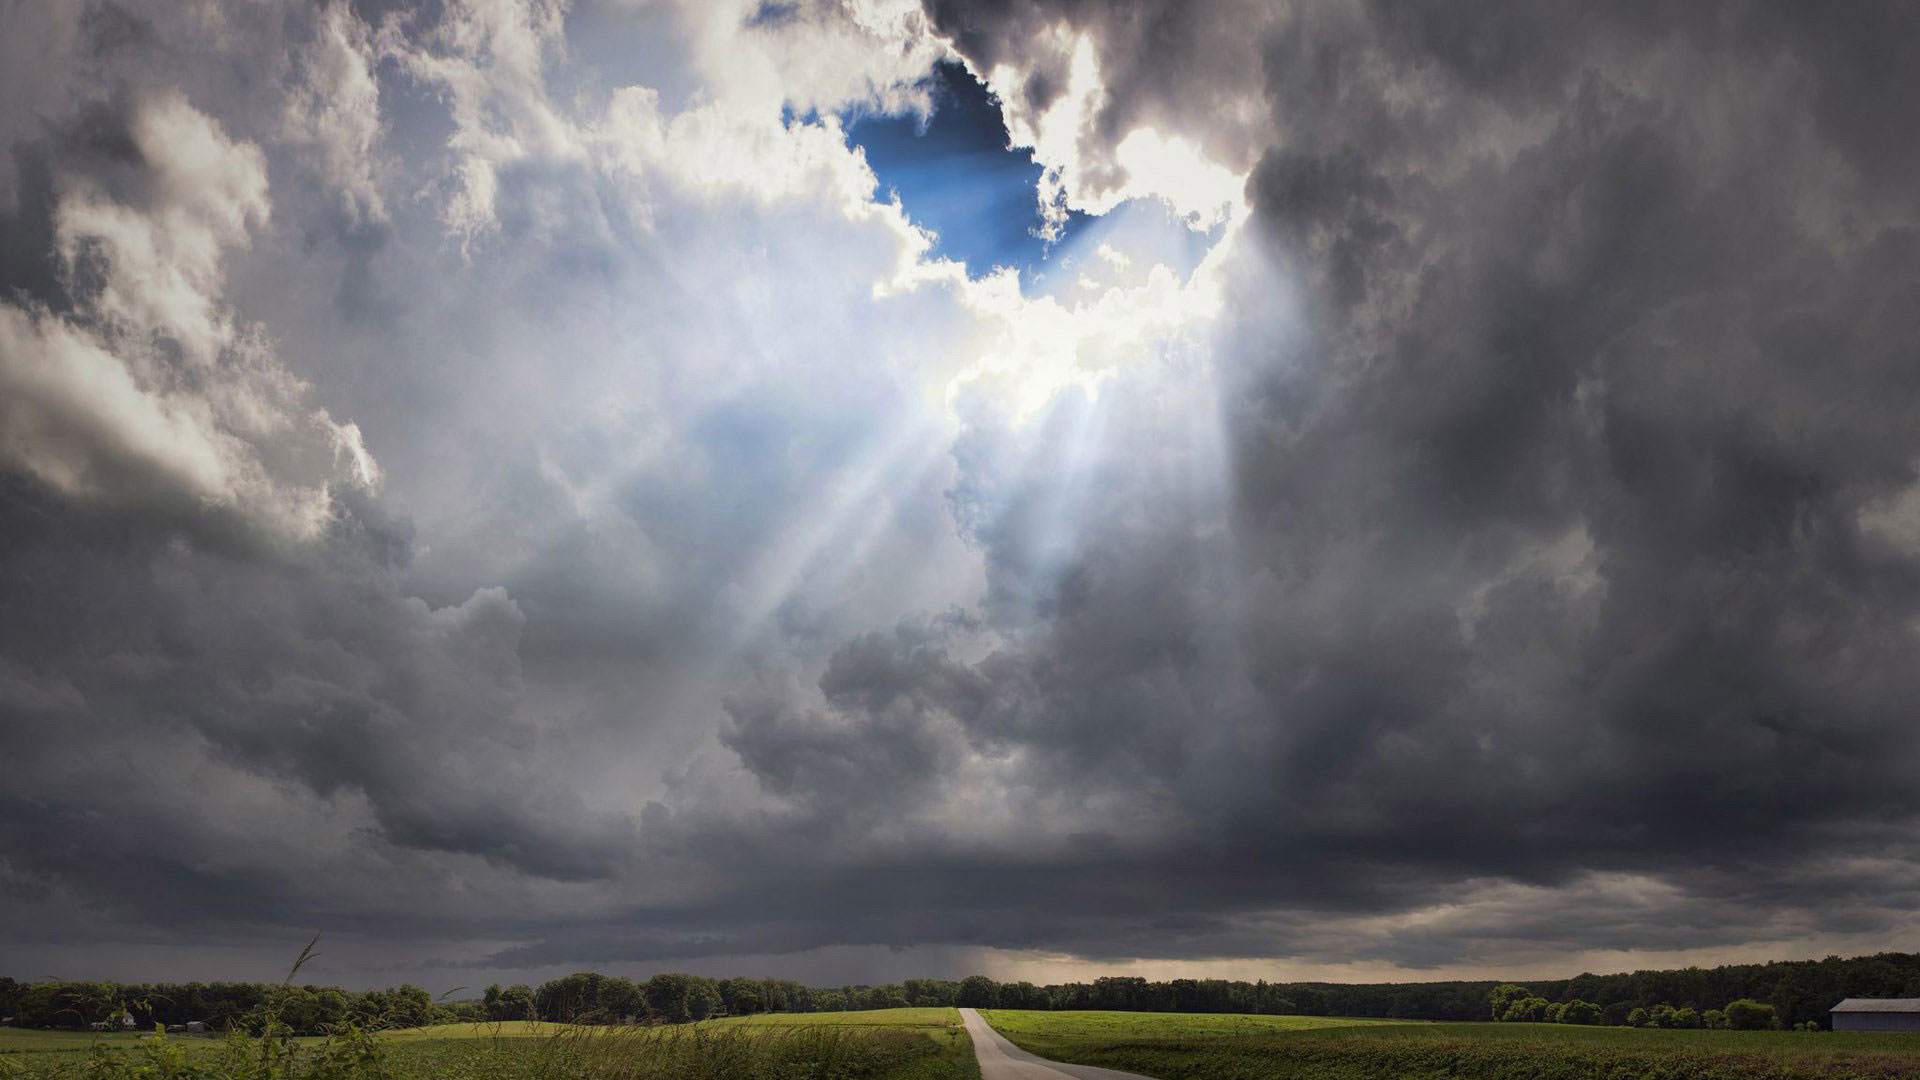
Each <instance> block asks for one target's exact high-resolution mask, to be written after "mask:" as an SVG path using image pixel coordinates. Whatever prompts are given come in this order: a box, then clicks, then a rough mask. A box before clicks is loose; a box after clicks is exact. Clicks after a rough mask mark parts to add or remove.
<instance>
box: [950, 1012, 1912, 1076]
mask: <svg viewBox="0 0 1920 1080" xmlns="http://www.w3.org/2000/svg"><path fill="white" fill-rule="evenodd" d="M982 1015H983V1016H984V1017H986V1019H987V1020H988V1022H989V1023H991V1024H992V1025H993V1026H994V1027H995V1028H996V1029H997V1030H999V1031H1000V1032H1001V1033H1002V1034H1004V1035H1006V1036H1007V1038H1008V1039H1010V1040H1012V1041H1013V1042H1014V1043H1015V1044H1017V1045H1019V1046H1021V1047H1023V1048H1025V1049H1027V1050H1030V1051H1032V1052H1034V1053H1036V1054H1040V1055H1043V1056H1045V1057H1050V1058H1054V1059H1057V1060H1060V1061H1070V1062H1077V1063H1080V1064H1085V1065H1099V1066H1104V1067H1106V1068H1110V1069H1122V1070H1125V1071H1128V1072H1137V1073H1142V1074H1145V1075H1148V1076H1155V1077H1161V1078H1164V1080H1201V1078H1207V1080H1389V1078H1392V1080H1429V1078H1431V1080H1443V1078H1447V1080H1458V1078H1473V1080H1536V1078H1544V1080H1642V1078H1645V1080H1735V1078H1750V1077H1751V1078H1764V1080H1813V1078H1815V1077H1820V1078H1838V1080H1854V1078H1859V1080H1868V1078H1873V1080H1884V1078H1887V1077H1893V1076H1911V1075H1915V1074H1916V1073H1920V1034H1915V1035H1866V1034H1857V1035H1856V1034H1832V1033H1822V1034H1817V1035H1816V1034H1809V1033H1806V1032H1786V1031H1710V1030H1705V1029H1693V1030H1681V1029H1674V1030H1661V1029H1633V1028H1607V1027H1588V1026H1578V1025H1547V1024H1514V1023H1491V1022H1489V1023H1445V1024H1437V1023H1412V1024H1406V1023H1390V1022H1388V1023H1382V1022H1378V1021H1374V1022H1366V1021H1328V1020H1321V1019H1308V1018H1296V1017H1244V1016H1200V1015H1196V1016H1168V1015H1165V1014H1132V1015H1128V1014H1117V1013H1056V1012H1016V1011H1007V1010H994V1011H991V1012H983V1013H982Z"/></svg>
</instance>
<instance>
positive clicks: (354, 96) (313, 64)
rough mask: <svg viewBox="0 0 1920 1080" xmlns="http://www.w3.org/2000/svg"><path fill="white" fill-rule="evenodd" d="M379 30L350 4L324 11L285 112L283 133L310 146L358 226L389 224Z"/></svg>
mask: <svg viewBox="0 0 1920 1080" xmlns="http://www.w3.org/2000/svg"><path fill="white" fill-rule="evenodd" d="M376 59H377V58H376V56H375V53H374V46H373V33H372V31H371V30H370V29H369V28H368V26H367V25H366V24H365V23H363V22H361V21H360V19H359V18H357V17H356V16H355V15H354V14H353V10H352V8H351V7H350V6H349V5H348V4H347V3H346V0H332V2H330V3H328V4H327V5H326V6H325V7H324V8H323V9H322V12H321V15H320V19H319V25H318V26H317V27H316V30H315V34H314V37H313V40H312V42H310V43H309V44H308V45H307V46H306V47H305V48H304V49H302V50H300V51H299V53H298V54H297V55H296V57H295V61H296V70H297V81H296V82H295V83H294V84H293V86H292V87H291V88H290V89H289V90H288V93H287V100H286V105H285V108H284V109H283V111H282V114H281V136H282V137H283V138H285V139H288V140H290V141H293V142H296V143H301V144H304V145H306V146H308V147H310V148H311V149H312V151H313V153H314V155H315V156H316V157H317V159H318V164H319V168H320V171H321V173H322V175H324V176H325V177H326V180H327V183H328V184H329V185H330V186H331V187H332V188H333V190H334V191H335V192H336V193H337V194H338V196H339V199H340V202H341V207H342V209H343V210H345V212H346V213H347V215H348V217H349V218H350V219H351V220H352V221H354V222H356V223H357V222H381V221H385V220H386V219H387V207H386V199H385V196H384V195H382V193H381V191H380V185H379V181H378V179H377V177H376V172H377V171H378V164H377V161H376V154H377V147H378V144H379V140H380V134H381V122H380V85H379V82H378V80H377V79H376V78H375V76H374V71H373V67H374V64H375V63H376Z"/></svg>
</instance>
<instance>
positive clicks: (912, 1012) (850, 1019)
mask: <svg viewBox="0 0 1920 1080" xmlns="http://www.w3.org/2000/svg"><path fill="white" fill-rule="evenodd" d="M708 1022H709V1023H710V1024H712V1025H715V1026H721V1027H724V1026H730V1025H739V1024H744V1025H747V1026H749V1027H818V1026H823V1025H824V1026H827V1027H897V1028H920V1029H927V1030H929V1031H934V1030H937V1031H961V1024H960V1013H959V1012H958V1011H957V1010H955V1009H952V1008H941V1007H929V1008H911V1007H909V1008H905V1009H864V1010H861V1011H858V1012H831V1013H759V1014H756V1015H753V1016H723V1017H720V1018H718V1019H715V1020H711V1021H708Z"/></svg>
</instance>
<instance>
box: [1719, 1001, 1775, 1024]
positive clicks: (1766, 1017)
mask: <svg viewBox="0 0 1920 1080" xmlns="http://www.w3.org/2000/svg"><path fill="white" fill-rule="evenodd" d="M1727 1026H1728V1027H1730V1028H1732V1029H1733V1030H1735V1031H1769V1030H1771V1029H1773V1028H1777V1027H1779V1026H1780V1014H1779V1013H1778V1012H1777V1011H1775V1009H1774V1007H1773V1006H1771V1005H1768V1004H1766V1003H1765V1002H1760V1001H1755V1000H1753V999H1752V998H1741V999H1740V1000H1738V1001H1729V1002H1727Z"/></svg>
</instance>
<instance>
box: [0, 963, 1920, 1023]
mask: <svg viewBox="0 0 1920 1080" xmlns="http://www.w3.org/2000/svg"><path fill="white" fill-rule="evenodd" d="M1496 994H1500V995H1503V996H1502V997H1501V1001H1502V1005H1501V1011H1500V1012H1498V1013H1491V1012H1490V1011H1489V1009H1490V1004H1491V1001H1492V999H1493V997H1494V996H1495V995H1496ZM270 997H272V998H274V999H275V1000H277V1001H278V1002H279V1003H280V1010H281V1017H282V1021H283V1022H284V1023H286V1024H287V1025H289V1026H290V1027H292V1028H293V1029H294V1030H295V1031H297V1032H300V1033H302V1034H324V1033H326V1032H328V1031H332V1030H336V1029H339V1028H341V1027H343V1026H345V1025H348V1024H351V1025H354V1026H357V1027H361V1028H383V1029H384V1028H394V1027H421V1026H431V1025H441V1024H449V1023H457V1022H467V1023H473V1022H484V1021H525V1020H542V1021H549V1022H554V1023H586V1024H597V1023H623V1022H636V1021H642V1022H666V1023H689V1022H698V1021H701V1020H705V1019H708V1018H711V1017H717V1016H751V1015H758V1014H762V1013H815V1014H818V1013H827V1012H841V1011H847V1010H881V1009H893V1008H909V1007H913V1008H945V1007H947V1006H951V1005H959V1006H968V1007H973V1008H981V1009H994V1008H999V1009H1047V1010H1053V1011H1061V1010H1089V1009H1094V1010H1113V1011H1120V1012H1164V1013H1179V1014H1199V1013H1238V1014H1246V1015H1260V1016H1353V1017H1370V1018H1383V1019H1395V1020H1487V1019H1502V1020H1504V1019H1512V1020H1514V1021H1517V1022H1518V1021H1527V1022H1534V1023H1542V1022H1557V1023H1563V1024H1575V1025H1580V1024H1595V1023H1598V1024H1606V1025H1612V1026H1650V1027H1670V1028H1687V1027H1691V1026H1696V1025H1697V1026H1699V1027H1703V1028H1713V1027H1715V1026H1716V1025H1719V1024H1724V1025H1726V1026H1727V1027H1738V1026H1740V1025H1742V1024H1757V1025H1758V1026H1760V1027H1770V1026H1772V1025H1773V1024H1774V1023H1776V1022H1777V1023H1778V1025H1779V1026H1780V1027H1784V1028H1803V1027H1805V1026H1806V1025H1807V1024H1809V1023H1812V1024H1815V1025H1816V1026H1824V1025H1825V1024H1826V1022H1827V1010H1828V1009H1830V1008H1832V1007H1833V1005H1834V1004H1835V1003H1837V1002H1839V1001H1840V1000H1841V999H1842V998H1848V997H1920V954H1913V953H1881V954H1878V955H1875V956H1861V957H1854V958H1852V959H1841V958H1840V957H1837V956H1830V957H1828V958H1826V959H1825V960H1804V961H1782V962H1776V963H1770V964H1735V965H1728V966H1724V967H1717V968H1685V969H1681V970H1666V971H1635V972H1630V973H1622V974H1616V975H1578V976H1575V977H1574V978H1571V979H1555V980H1546V981H1538V982H1527V983H1504V984H1503V983H1498V982H1494V981H1486V982H1435V983H1374V984H1337V983H1282V982H1265V981H1260V982H1239V981H1234V980H1227V979H1169V980H1167V981H1165V982H1149V981H1148V980H1146V979H1141V978H1103V979H1095V980H1093V981H1092V982H1086V983H1060V984H1054V985H1048V986H1036V985H1034V984H1032V983H1030V982H1008V983H1002V982H995V981H994V980H992V979H989V978H987V977H985V976H982V975H972V976H968V977H967V978H965V979H961V980H957V981H953V980H946V979H906V980H903V981H901V982H898V983H884V984H879V985H858V986H841V987H809V986H804V985H802V984H800V983H797V982H792V981H790V980H784V979H749V978H733V979H709V978H705V977H702V976H697V975H687V974H681V973H672V972H669V973H664V974H659V975H655V976H653V977H651V978H649V979H646V980H644V981H639V982H636V981H634V980H631V979H626V978H622V977H620V976H615V975H602V974H599V973H597V972H579V973H576V974H573V975H568V976H565V977H563V978H559V979H553V980H550V981H549V982H546V983H543V984H542V985H540V986H538V987H531V986H506V987H502V986H499V985H497V984H496V985H494V986H489V987H487V988H486V990H485V992H484V994H483V995H482V996H480V997H478V998H473V999H470V1000H463V1001H436V1000H434V999H433V998H432V997H431V996H430V995H429V994H428V993H427V991H425V990H422V989H420V988H419V987H416V986H399V987H395V988H392V989H388V990H369V991H350V990H343V989H339V988H334V987H313V986H299V987H296V986H287V987H273V986H268V985H263V984H258V983H153V984H145V985H116V984H113V983H103V982H42V983H17V982H15V981H13V980H12V979H7V978H0V1016H12V1017H15V1023H17V1024H19V1025H21V1026H24V1027H64V1028H74V1029H80V1030H86V1029H87V1028H88V1027H89V1025H91V1024H99V1023H103V1022H105V1021H106V1020H107V1018H108V1017H109V1016H112V1015H114V1014H116V1013H122V1012H123V1013H124V1014H125V1015H126V1016H127V1017H128V1018H130V1019H131V1020H132V1021H133V1024H134V1026H135V1027H136V1028H138V1029H140V1030H146V1029H148V1028H150V1027H151V1026H152V1025H153V1024H155V1023H162V1024H166V1025H168V1026H169V1027H170V1028H172V1027H178V1026H180V1025H184V1024H187V1023H188V1022H195V1021H197V1022H200V1023H202V1024H204V1025H205V1026H206V1027H208V1028H209V1029H211V1030H213V1031H223V1030H226V1029H227V1028H230V1027H233V1026H234V1025H236V1024H238V1023H239V1022H240V1021H241V1019H242V1018H243V1017H246V1016H250V1015H255V1014H256V1013H257V1011H258V1010H259V1009H260V1007H261V1006H262V1005H263V1004H264V1003H265V1002H266V1001H267V1000H268V999H269V998H270ZM1741 1002H1748V1003H1751V1004H1752V1005H1754V1006H1757V1007H1759V1008H1760V1009H1761V1010H1762V1011H1761V1012H1757V1013H1756V1012H1754V1011H1753V1010H1751V1009H1747V1008H1746V1007H1745V1006H1743V1005H1739V1004H1737V1003H1741ZM1663 1007H1664V1008H1663ZM1766 1009H1771V1010H1772V1016H1771V1017H1767V1016H1766V1015H1765V1012H1764V1010H1766ZM1509 1013H1510V1014H1511V1016H1509ZM1756 1017H1758V1019H1757V1020H1756V1019H1755V1018H1756ZM256 1033H257V1032H256Z"/></svg>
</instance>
